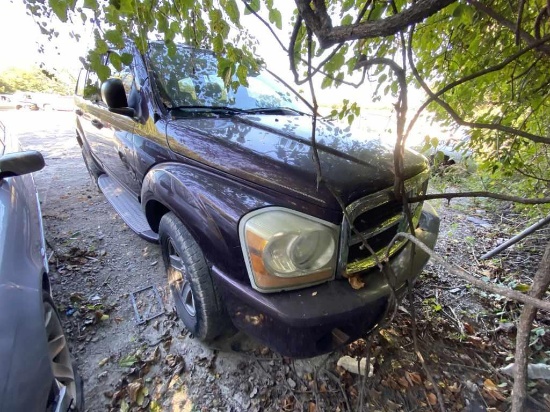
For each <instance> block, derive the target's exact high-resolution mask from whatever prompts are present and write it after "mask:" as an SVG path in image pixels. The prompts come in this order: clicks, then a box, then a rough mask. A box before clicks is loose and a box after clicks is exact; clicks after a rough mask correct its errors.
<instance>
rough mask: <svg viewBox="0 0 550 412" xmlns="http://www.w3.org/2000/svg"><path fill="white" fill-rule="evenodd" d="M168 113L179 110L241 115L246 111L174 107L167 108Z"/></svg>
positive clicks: (220, 108) (230, 108)
mask: <svg viewBox="0 0 550 412" xmlns="http://www.w3.org/2000/svg"><path fill="white" fill-rule="evenodd" d="M167 109H168V111H169V112H171V111H172V110H181V111H190V112H194V113H197V112H198V113H204V112H206V113H227V114H242V113H246V112H247V111H246V110H242V109H237V108H235V107H227V106H174V107H167Z"/></svg>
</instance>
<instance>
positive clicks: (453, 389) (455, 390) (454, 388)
mask: <svg viewBox="0 0 550 412" xmlns="http://www.w3.org/2000/svg"><path fill="white" fill-rule="evenodd" d="M447 389H449V391H451V392H452V393H459V392H460V385H459V384H458V382H455V383H453V384H452V385H450V386H448V387H447Z"/></svg>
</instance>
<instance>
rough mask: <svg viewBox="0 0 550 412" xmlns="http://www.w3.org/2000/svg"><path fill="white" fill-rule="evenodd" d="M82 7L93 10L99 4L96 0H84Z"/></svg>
mask: <svg viewBox="0 0 550 412" xmlns="http://www.w3.org/2000/svg"><path fill="white" fill-rule="evenodd" d="M82 7H83V8H85V9H90V10H94V11H95V10H97V8H98V7H99V5H98V4H97V0H84V4H83V5H82Z"/></svg>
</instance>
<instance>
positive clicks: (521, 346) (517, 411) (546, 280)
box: [512, 242, 550, 412]
mask: <svg viewBox="0 0 550 412" xmlns="http://www.w3.org/2000/svg"><path fill="white" fill-rule="evenodd" d="M549 285H550V242H548V244H547V245H546V250H545V252H544V256H543V257H542V260H541V262H540V265H539V267H538V269H537V273H536V274H535V279H534V280H533V286H532V287H531V292H530V293H529V294H530V295H531V296H533V297H535V298H538V299H541V298H542V297H543V296H544V294H545V292H546V290H547V289H548V286H549ZM536 313H537V309H536V308H535V307H534V306H532V305H530V304H525V306H523V310H522V311H521V316H520V317H519V322H518V333H517V336H516V359H515V363H516V373H515V375H514V387H513V389H512V412H522V411H523V410H524V409H523V406H524V403H525V398H526V397H527V364H528V361H529V353H528V352H529V335H530V333H531V325H532V323H533V320H534V319H535V315H536Z"/></svg>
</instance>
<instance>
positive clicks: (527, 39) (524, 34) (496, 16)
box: [467, 0, 550, 54]
mask: <svg viewBox="0 0 550 412" xmlns="http://www.w3.org/2000/svg"><path fill="white" fill-rule="evenodd" d="M467 1H468V3H470V4H471V5H472V6H473V7H474V8H475V9H476V10H478V11H480V12H482V13H484V14H486V15H487V16H489V17H491V18H492V19H493V20H495V21H496V22H497V23H499V24H500V25H501V26H504V27H506V28H507V29H509V30H510V31H513V32H516V24H515V23H514V22H513V21H510V20H507V19H506V18H505V17H503V16H501V15H500V14H498V12H496V11H495V10H494V9H492V8H491V7H489V6H487V5H485V4H483V3H481V2H479V1H477V0H467ZM518 32H519V35H520V37H521V38H522V39H523V40H524V41H525V42H526V43H527V44H532V43H533V42H535V41H536V40H537V39H536V38H535V37H533V36H531V35H530V34H529V33H527V32H526V31H525V30H521V28H520V29H519V30H518ZM538 50H540V51H542V52H544V53H546V54H550V47H548V46H544V45H542V46H539V49H538Z"/></svg>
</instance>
